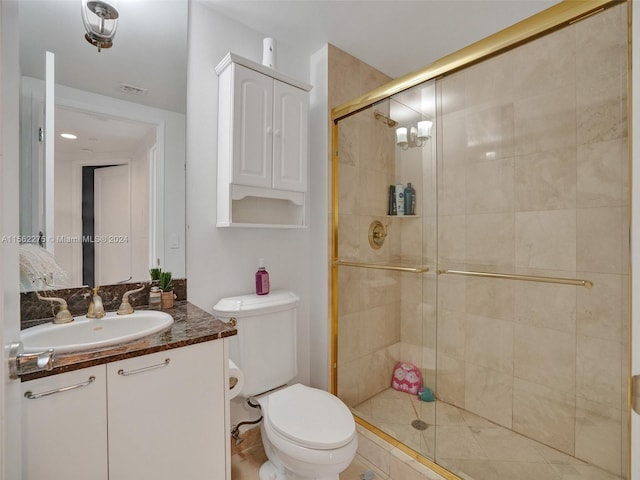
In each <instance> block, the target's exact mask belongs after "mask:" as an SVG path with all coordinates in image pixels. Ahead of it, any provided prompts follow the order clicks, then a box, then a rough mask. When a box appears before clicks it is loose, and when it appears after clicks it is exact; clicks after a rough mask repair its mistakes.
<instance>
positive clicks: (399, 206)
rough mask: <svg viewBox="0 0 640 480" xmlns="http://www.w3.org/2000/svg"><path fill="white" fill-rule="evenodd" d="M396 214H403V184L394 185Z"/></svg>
mask: <svg viewBox="0 0 640 480" xmlns="http://www.w3.org/2000/svg"><path fill="white" fill-rule="evenodd" d="M396 215H404V185H402V184H401V183H399V184H398V185H396Z"/></svg>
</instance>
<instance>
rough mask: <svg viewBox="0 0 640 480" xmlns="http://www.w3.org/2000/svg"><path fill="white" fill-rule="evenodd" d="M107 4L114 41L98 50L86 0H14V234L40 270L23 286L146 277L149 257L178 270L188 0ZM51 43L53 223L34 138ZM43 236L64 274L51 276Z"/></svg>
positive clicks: (181, 262)
mask: <svg viewBox="0 0 640 480" xmlns="http://www.w3.org/2000/svg"><path fill="white" fill-rule="evenodd" d="M112 3H114V5H115V6H116V7H117V9H118V12H119V19H118V25H117V30H116V33H115V37H114V40H113V46H112V47H111V48H102V49H101V50H100V51H98V49H97V48H96V46H94V45H92V44H91V43H89V42H88V41H87V40H86V39H85V38H84V37H85V28H84V26H83V22H82V12H81V7H82V1H81V0H30V1H28V2H19V17H20V68H21V73H22V98H21V127H20V128H21V154H20V157H21V158H20V183H21V185H20V187H21V188H20V191H21V192H20V240H21V242H22V243H29V244H30V245H28V248H22V249H21V252H23V253H21V266H22V265H23V263H27V264H29V265H30V266H31V267H32V268H31V269H30V270H29V272H31V274H30V278H29V279H27V280H30V279H31V277H37V279H39V280H37V281H36V283H37V284H36V285H33V284H32V283H33V282H30V281H26V282H23V283H22V287H23V290H30V289H34V287H37V288H42V287H43V281H44V279H43V278H40V277H46V283H47V284H48V285H49V287H50V288H55V287H64V286H79V285H83V284H88V285H92V286H93V285H104V284H111V283H118V282H123V281H128V280H130V281H138V280H148V279H149V274H148V270H149V268H150V267H152V266H160V267H161V268H163V269H164V270H168V271H171V272H172V273H173V276H174V278H179V277H184V276H185V249H184V243H185V242H184V240H185V208H184V206H185V185H184V181H185V172H184V164H185V136H186V132H185V112H186V71H187V70H186V68H187V65H186V64H187V14H188V0H136V1H135V2H133V1H124V0H119V1H117V2H112ZM46 51H50V52H53V54H54V55H55V140H54V151H55V168H54V172H55V173H54V176H55V181H54V185H55V188H54V190H55V193H54V195H53V198H54V207H53V211H54V212H55V213H54V215H53V217H54V223H53V230H54V231H53V232H50V231H46V228H45V219H44V211H45V210H46V205H45V191H44V185H45V183H46V179H45V178H44V176H45V174H44V171H43V170H44V168H43V162H44V158H43V151H44V148H43V145H42V142H41V141H40V140H39V135H40V128H41V127H42V117H43V101H44V90H45V87H44V85H45V83H44V78H45V52H46ZM62 133H72V134H74V135H76V137H77V138H76V139H74V140H70V139H65V138H62V137H61V136H60V134H62ZM49 203H51V202H49ZM34 244H35V245H34ZM38 245H40V246H41V247H44V248H46V249H47V250H49V251H50V252H52V254H53V259H55V263H57V264H58V266H60V267H61V268H62V270H63V271H64V273H65V274H66V275H64V274H60V271H59V270H57V271H58V272H59V273H58V275H53V274H54V273H55V272H52V271H51V270H52V268H50V267H51V264H52V262H51V261H42V260H41V259H39V257H41V256H42V257H46V255H41V254H40V253H41V252H39V250H38V248H36V247H37V246H38ZM34 251H35V255H34V254H33V252H34ZM23 256H29V258H28V259H25V260H26V262H23ZM34 272H35V273H34ZM30 284H31V285H30Z"/></svg>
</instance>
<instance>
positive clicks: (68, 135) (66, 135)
mask: <svg viewBox="0 0 640 480" xmlns="http://www.w3.org/2000/svg"><path fill="white" fill-rule="evenodd" d="M60 136H61V137H62V138H66V139H69V140H75V139H76V138H78V137H77V135H74V134H73V133H61V134H60Z"/></svg>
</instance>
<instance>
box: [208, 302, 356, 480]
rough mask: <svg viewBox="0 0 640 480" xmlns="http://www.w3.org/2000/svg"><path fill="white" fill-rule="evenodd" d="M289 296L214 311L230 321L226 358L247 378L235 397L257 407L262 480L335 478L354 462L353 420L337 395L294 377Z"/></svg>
mask: <svg viewBox="0 0 640 480" xmlns="http://www.w3.org/2000/svg"><path fill="white" fill-rule="evenodd" d="M298 301H299V298H298V297H297V296H296V295H295V294H294V293H292V292H289V291H273V292H271V293H270V294H268V295H254V294H250V295H240V296H236V297H228V298H223V299H221V300H220V301H219V302H218V303H217V304H216V305H215V306H214V307H213V311H214V313H215V315H216V316H217V317H218V318H221V319H223V320H227V319H231V318H235V319H236V322H237V323H236V328H237V330H238V335H236V336H234V337H231V338H230V339H229V340H230V347H229V358H230V359H231V360H232V361H233V362H234V363H235V364H236V365H238V367H239V368H240V370H241V371H242V372H243V374H244V385H243V386H242V390H241V392H240V394H239V395H240V396H241V397H244V398H247V399H248V398H250V397H253V398H255V399H256V400H257V401H258V404H259V405H260V407H261V410H262V417H263V419H262V424H261V426H260V432H261V435H262V443H263V445H264V449H265V453H266V454H267V458H268V461H267V462H265V463H264V464H263V465H262V466H261V467H260V480H307V479H309V480H310V479H316V480H338V475H339V474H340V472H342V471H344V470H345V469H346V468H347V467H348V466H349V465H350V464H351V461H352V460H353V458H354V457H355V454H356V450H357V448H358V437H357V434H356V426H355V422H354V420H353V415H352V414H351V411H350V410H349V408H348V407H347V406H346V405H345V404H344V403H343V402H342V401H341V400H340V399H339V398H338V397H336V396H335V395H332V394H330V393H328V392H326V391H324V390H320V389H317V388H312V387H308V386H306V385H302V384H300V383H294V384H290V382H291V381H292V380H293V379H294V378H295V377H296V374H297V369H296V363H297V362H296V343H297V342H296V310H297V305H298Z"/></svg>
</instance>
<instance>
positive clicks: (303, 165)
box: [273, 80, 309, 192]
mask: <svg viewBox="0 0 640 480" xmlns="http://www.w3.org/2000/svg"><path fill="white" fill-rule="evenodd" d="M273 83H274V85H273V136H274V140H273V188H276V189H279V190H292V191H296V192H306V191H307V156H308V154H307V137H308V128H309V127H308V115H309V94H308V93H307V92H305V91H304V90H300V89H299V88H296V87H294V86H292V85H289V84H287V83H283V82H280V81H278V80H274V82H273Z"/></svg>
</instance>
